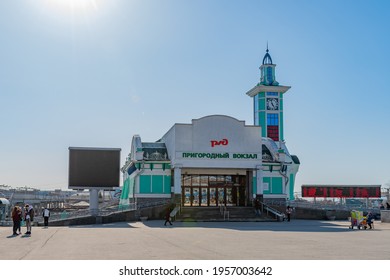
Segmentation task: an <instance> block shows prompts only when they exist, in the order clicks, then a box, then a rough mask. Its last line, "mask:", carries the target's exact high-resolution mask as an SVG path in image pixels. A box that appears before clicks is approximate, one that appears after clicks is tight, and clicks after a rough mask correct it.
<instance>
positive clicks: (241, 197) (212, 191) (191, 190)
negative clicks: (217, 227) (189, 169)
mask: <svg viewBox="0 0 390 280" xmlns="http://www.w3.org/2000/svg"><path fill="white" fill-rule="evenodd" d="M246 197H247V190H246V176H245V175H182V202H183V206H204V207H213V206H245V201H246Z"/></svg>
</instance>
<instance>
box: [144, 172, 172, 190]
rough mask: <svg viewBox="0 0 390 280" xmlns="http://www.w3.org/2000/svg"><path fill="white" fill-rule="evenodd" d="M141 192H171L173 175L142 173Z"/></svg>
mask: <svg viewBox="0 0 390 280" xmlns="http://www.w3.org/2000/svg"><path fill="white" fill-rule="evenodd" d="M139 184H140V186H139V192H140V193H142V194H170V193H171V176H167V175H141V176H140V178H139Z"/></svg>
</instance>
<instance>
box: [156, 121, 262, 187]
mask: <svg viewBox="0 0 390 280" xmlns="http://www.w3.org/2000/svg"><path fill="white" fill-rule="evenodd" d="M161 142H164V143H165V145H166V148H167V150H168V155H169V158H170V160H171V165H172V168H173V169H174V193H175V194H180V193H181V187H182V186H181V175H182V174H184V173H186V174H210V175H211V174H213V175H215V174H224V175H228V174H232V175H233V174H237V175H246V174H247V173H246V172H247V171H252V174H253V175H252V176H253V179H254V180H256V182H253V183H252V185H253V186H256V188H255V190H254V191H253V194H262V187H261V186H262V183H261V182H262V180H261V167H262V150H261V147H262V141H261V129H260V127H258V126H248V125H245V122H244V121H239V120H237V119H235V118H232V117H229V116H223V115H212V116H206V117H203V118H200V119H196V120H193V121H192V123H191V124H175V125H174V126H173V127H172V128H171V129H170V130H169V131H168V132H167V133H166V134H165V135H164V136H163V137H162V139H161Z"/></svg>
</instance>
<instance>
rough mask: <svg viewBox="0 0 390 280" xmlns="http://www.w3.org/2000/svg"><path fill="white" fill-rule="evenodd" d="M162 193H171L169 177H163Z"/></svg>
mask: <svg viewBox="0 0 390 280" xmlns="http://www.w3.org/2000/svg"><path fill="white" fill-rule="evenodd" d="M164 193H168V194H169V193H171V176H164Z"/></svg>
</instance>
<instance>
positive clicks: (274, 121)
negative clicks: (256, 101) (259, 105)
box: [267, 114, 279, 125]
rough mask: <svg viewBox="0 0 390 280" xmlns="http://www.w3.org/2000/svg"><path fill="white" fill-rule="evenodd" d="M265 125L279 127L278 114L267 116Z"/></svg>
mask: <svg viewBox="0 0 390 280" xmlns="http://www.w3.org/2000/svg"><path fill="white" fill-rule="evenodd" d="M267 125H279V114H267Z"/></svg>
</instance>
